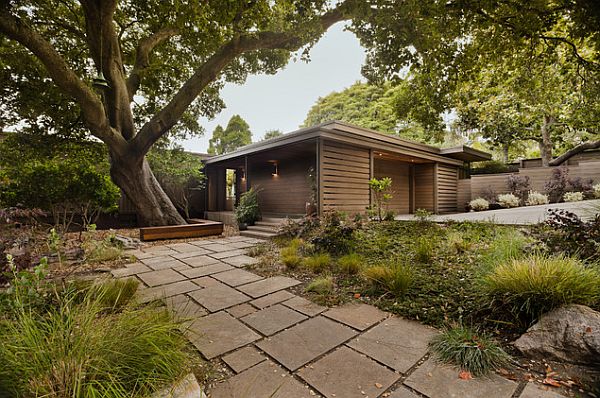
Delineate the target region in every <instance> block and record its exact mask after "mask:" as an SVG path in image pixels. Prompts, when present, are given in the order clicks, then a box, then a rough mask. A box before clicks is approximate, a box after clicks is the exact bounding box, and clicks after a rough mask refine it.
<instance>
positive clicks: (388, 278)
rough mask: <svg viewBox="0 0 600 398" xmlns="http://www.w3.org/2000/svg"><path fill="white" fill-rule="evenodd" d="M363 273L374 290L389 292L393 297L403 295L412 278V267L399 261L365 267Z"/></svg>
mask: <svg viewBox="0 0 600 398" xmlns="http://www.w3.org/2000/svg"><path fill="white" fill-rule="evenodd" d="M363 275H364V277H365V278H367V279H368V280H369V281H370V282H371V285H372V286H373V288H374V289H375V290H379V291H384V292H389V293H391V294H393V295H394V297H403V296H404V295H405V294H406V293H407V292H408V289H409V288H410V286H411V285H412V283H413V278H414V273H413V271H412V269H411V268H410V267H408V266H406V265H404V264H401V263H399V262H393V263H388V264H385V265H377V266H372V267H368V268H365V269H364V270H363Z"/></svg>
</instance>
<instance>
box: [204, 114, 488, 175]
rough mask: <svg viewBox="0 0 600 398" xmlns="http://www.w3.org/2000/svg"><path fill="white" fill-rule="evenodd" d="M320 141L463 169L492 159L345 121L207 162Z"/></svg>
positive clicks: (237, 151)
mask: <svg viewBox="0 0 600 398" xmlns="http://www.w3.org/2000/svg"><path fill="white" fill-rule="evenodd" d="M316 138H324V139H327V140H332V141H338V142H343V143H347V144H351V145H355V146H359V147H365V148H370V149H376V150H380V151H388V152H392V153H400V154H405V155H409V156H414V157H418V158H422V159H426V160H429V161H433V162H440V163H446V164H452V165H456V166H461V165H462V164H463V162H464V161H476V160H472V159H477V160H488V159H491V155H489V154H487V153H485V152H482V151H478V150H476V149H472V148H469V147H466V146H462V147H458V148H460V150H458V148H448V149H439V148H437V147H434V146H431V145H425V144H421V143H418V142H414V141H410V140H406V139H403V138H400V137H397V136H393V135H389V134H383V133H380V132H377V131H374V130H370V129H365V128H362V127H358V126H353V125H351V124H347V123H343V122H327V123H323V124H320V125H317V126H313V127H307V128H303V129H300V130H296V131H293V132H291V133H287V134H284V135H282V136H279V137H275V138H272V139H270V140H265V141H260V142H257V143H254V144H250V145H246V146H244V147H241V148H239V149H238V150H236V151H234V152H231V153H226V154H222V155H217V156H213V157H211V158H210V159H207V160H205V162H206V164H214V163H219V162H222V161H225V160H230V159H234V158H237V157H240V156H246V155H251V154H255V153H259V152H263V151H268V150H274V149H277V148H279V147H282V146H285V145H289V144H294V143H297V142H301V141H306V140H311V139H316Z"/></svg>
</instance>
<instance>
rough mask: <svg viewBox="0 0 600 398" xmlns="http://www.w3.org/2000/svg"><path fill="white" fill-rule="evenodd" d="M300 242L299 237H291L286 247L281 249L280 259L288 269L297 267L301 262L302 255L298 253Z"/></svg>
mask: <svg viewBox="0 0 600 398" xmlns="http://www.w3.org/2000/svg"><path fill="white" fill-rule="evenodd" d="M302 243H303V242H302V241H301V240H300V239H292V240H291V241H290V243H289V244H288V246H287V247H284V248H283V249H281V261H282V262H283V263H284V264H285V266H286V267H288V268H289V269H294V268H298V267H299V266H300V265H301V264H302V257H300V255H299V254H298V253H299V251H300V248H301V247H302Z"/></svg>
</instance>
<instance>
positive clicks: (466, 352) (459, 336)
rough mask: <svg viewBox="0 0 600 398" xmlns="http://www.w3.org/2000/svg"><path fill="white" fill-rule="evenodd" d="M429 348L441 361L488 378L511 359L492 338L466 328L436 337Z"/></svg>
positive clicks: (460, 327) (452, 329) (447, 331)
mask: <svg viewBox="0 0 600 398" xmlns="http://www.w3.org/2000/svg"><path fill="white" fill-rule="evenodd" d="M429 346H430V348H431V350H432V351H433V353H434V355H435V356H436V357H437V358H438V359H439V360H440V361H442V362H445V363H449V364H452V365H455V366H458V367H460V368H462V369H465V370H468V371H469V372H471V373H472V374H473V375H474V376H481V375H485V374H487V373H489V372H490V371H492V370H494V369H498V368H500V367H502V366H505V365H507V364H508V362H509V360H510V356H509V355H508V354H507V353H506V352H505V351H504V350H503V349H502V348H500V347H499V346H498V345H497V344H496V343H495V342H494V340H493V339H492V338H491V337H490V336H488V335H486V334H484V333H479V332H478V331H476V330H473V329H470V328H467V327H464V326H458V327H455V328H451V329H448V330H446V331H445V332H444V333H442V334H439V335H437V336H436V337H434V338H433V340H432V341H431V343H430V344H429Z"/></svg>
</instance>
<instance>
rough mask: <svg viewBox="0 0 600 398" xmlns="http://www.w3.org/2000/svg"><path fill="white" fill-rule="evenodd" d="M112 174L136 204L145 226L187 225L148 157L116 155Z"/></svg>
mask: <svg viewBox="0 0 600 398" xmlns="http://www.w3.org/2000/svg"><path fill="white" fill-rule="evenodd" d="M110 175H111V177H112V180H113V181H114V182H115V184H117V186H118V187H119V188H121V189H122V190H123V192H124V193H125V195H127V198H128V199H129V200H131V202H132V203H133V205H134V207H135V209H136V213H137V217H138V223H139V224H140V225H141V226H159V225H178V224H186V221H185V220H184V219H183V217H181V215H180V214H179V213H178V212H177V209H175V206H173V203H172V202H171V200H170V199H169V197H168V196H167V194H166V193H165V191H164V190H163V189H162V187H161V186H160V184H159V183H158V181H157V180H156V178H155V177H154V174H153V173H152V170H150V166H149V165H148V162H147V161H146V159H145V158H142V160H135V161H131V160H130V159H127V160H122V159H118V158H117V159H115V158H112V159H111V169H110Z"/></svg>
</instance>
